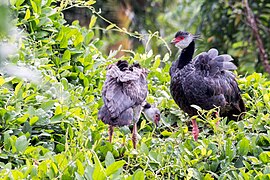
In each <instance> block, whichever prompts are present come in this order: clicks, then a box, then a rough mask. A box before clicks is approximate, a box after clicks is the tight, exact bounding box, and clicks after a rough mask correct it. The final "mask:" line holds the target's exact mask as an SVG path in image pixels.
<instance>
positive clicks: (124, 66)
mask: <svg viewBox="0 0 270 180" xmlns="http://www.w3.org/2000/svg"><path fill="white" fill-rule="evenodd" d="M146 76H147V71H146V69H143V68H141V67H140V66H139V65H132V66H130V67H129V66H128V63H127V61H118V62H117V63H116V64H113V65H110V67H109V69H108V71H107V74H106V80H105V83H104V85H103V89H102V98H103V101H104V106H103V107H102V108H101V109H100V110H99V113H98V116H99V119H101V120H102V121H103V122H104V123H106V124H110V125H113V126H123V125H129V124H130V123H131V121H132V119H133V108H134V107H135V106H138V105H140V104H141V103H142V102H143V101H144V100H145V99H146V96H147V93H148V90H147V81H146Z"/></svg>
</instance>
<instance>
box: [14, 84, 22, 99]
mask: <svg viewBox="0 0 270 180" xmlns="http://www.w3.org/2000/svg"><path fill="white" fill-rule="evenodd" d="M22 84H23V82H22V81H21V82H19V84H17V86H16V87H15V91H14V94H15V95H16V96H17V95H18V92H19V90H20V89H21V87H22Z"/></svg>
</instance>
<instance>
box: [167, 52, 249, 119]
mask: <svg viewBox="0 0 270 180" xmlns="http://www.w3.org/2000/svg"><path fill="white" fill-rule="evenodd" d="M232 60H233V59H232V58H231V56H230V55H218V51H217V50H216V49H210V50H209V51H208V52H203V53H201V54H199V55H197V56H196V57H195V58H194V59H193V60H192V62H191V63H190V64H188V65H186V66H185V67H184V68H182V69H176V70H175V71H174V73H171V74H173V76H172V79H171V93H172V96H173V98H174V100H175V101H176V103H177V104H178V105H179V106H180V108H181V109H183V110H184V111H185V112H187V113H188V114H189V115H195V114H196V113H197V112H196V110H195V109H194V108H192V107H191V106H190V105H192V104H195V105H198V106H200V107H201V108H203V109H206V110H209V109H212V108H214V107H220V112H221V115H222V116H228V117H229V118H230V119H237V117H235V116H234V115H240V114H241V113H242V112H245V105H244V102H243V100H242V98H241V95H240V89H239V88H238V84H237V82H236V80H235V76H234V74H233V73H232V72H231V71H230V70H234V69H236V66H235V65H234V64H233V63H232V62H231V61H232Z"/></svg>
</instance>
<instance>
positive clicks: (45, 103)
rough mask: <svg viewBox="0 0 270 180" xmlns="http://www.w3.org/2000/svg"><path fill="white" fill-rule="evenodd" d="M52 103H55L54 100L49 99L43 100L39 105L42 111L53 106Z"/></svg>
mask: <svg viewBox="0 0 270 180" xmlns="http://www.w3.org/2000/svg"><path fill="white" fill-rule="evenodd" d="M54 103H55V101H54V100H49V101H46V102H43V103H42V104H41V106H40V107H41V108H42V109H43V110H44V111H48V110H50V109H51V108H53V107H54Z"/></svg>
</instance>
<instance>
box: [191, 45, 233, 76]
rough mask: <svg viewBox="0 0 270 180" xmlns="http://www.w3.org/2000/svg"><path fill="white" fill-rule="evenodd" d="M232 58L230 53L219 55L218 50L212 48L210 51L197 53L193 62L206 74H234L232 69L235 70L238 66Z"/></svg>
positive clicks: (198, 69)
mask: <svg viewBox="0 0 270 180" xmlns="http://www.w3.org/2000/svg"><path fill="white" fill-rule="evenodd" d="M232 60H233V58H232V57H231V56H230V55H228V54H222V55H218V51H217V50H216V49H214V48H212V49H210V50H209V51H208V52H202V53H200V54H199V55H197V56H196V57H195V58H194V59H193V63H194V65H195V67H196V70H197V71H201V73H202V74H204V75H206V76H209V75H210V76H214V75H218V74H220V73H224V72H226V73H227V74H228V75H232V76H233V74H232V73H231V72H230V70H235V69H237V67H236V66H235V65H234V64H233V63H232V62H231V61H232Z"/></svg>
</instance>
